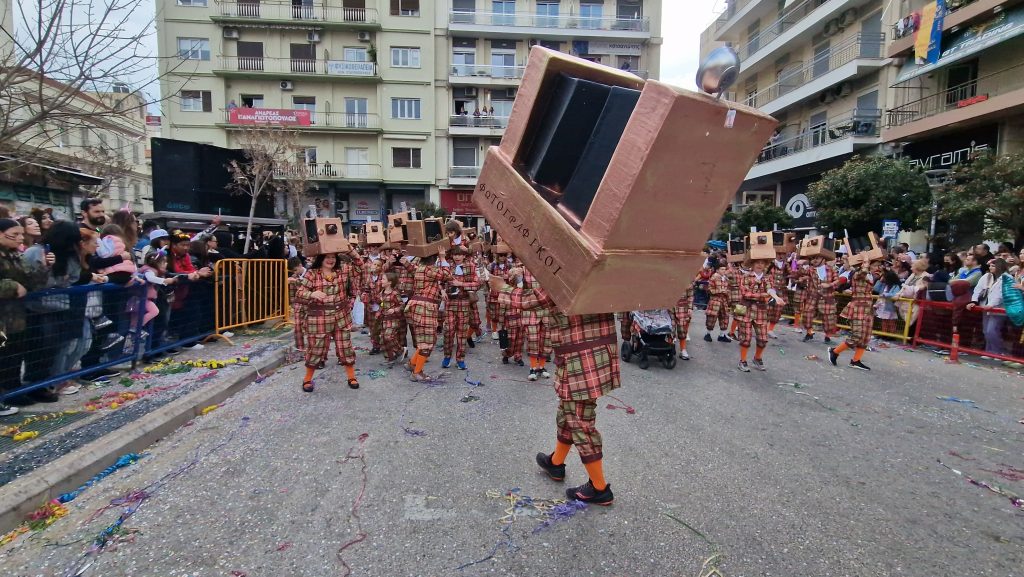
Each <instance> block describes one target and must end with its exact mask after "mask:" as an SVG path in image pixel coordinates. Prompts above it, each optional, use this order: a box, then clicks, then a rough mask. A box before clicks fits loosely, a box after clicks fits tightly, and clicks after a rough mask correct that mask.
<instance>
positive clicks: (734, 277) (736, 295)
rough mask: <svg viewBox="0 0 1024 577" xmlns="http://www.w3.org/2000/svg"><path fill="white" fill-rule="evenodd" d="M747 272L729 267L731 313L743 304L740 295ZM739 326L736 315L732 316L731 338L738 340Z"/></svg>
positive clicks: (727, 276)
mask: <svg viewBox="0 0 1024 577" xmlns="http://www.w3.org/2000/svg"><path fill="white" fill-rule="evenodd" d="M746 272H747V271H745V270H743V269H742V267H741V266H739V265H729V272H728V274H726V279H728V284H729V312H730V313H732V311H734V310H735V309H736V305H738V304H742V302H743V297H742V296H741V295H740V280H741V279H742V278H743V275H745V274H746ZM738 326H739V320H738V319H737V318H736V315H735V314H733V316H732V323H731V324H730V325H729V338H731V339H733V340H736V327H738Z"/></svg>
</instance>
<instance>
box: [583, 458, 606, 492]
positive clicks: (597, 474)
mask: <svg viewBox="0 0 1024 577" xmlns="http://www.w3.org/2000/svg"><path fill="white" fill-rule="evenodd" d="M583 466H584V467H586V468H587V474H588V475H590V482H591V483H592V484H593V485H594V488H595V489H597V490H598V491H604V490H605V488H607V487H608V482H607V481H605V480H604V467H603V466H602V465H601V460H600V459H598V460H596V461H594V462H592V463H586V464H584V465H583Z"/></svg>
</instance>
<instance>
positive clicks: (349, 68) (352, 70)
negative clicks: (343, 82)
mask: <svg viewBox="0 0 1024 577" xmlns="http://www.w3.org/2000/svg"><path fill="white" fill-rule="evenodd" d="M374 72H375V70H374V64H373V62H354V61H351V60H328V61H327V73H328V74H336V75H339V76H373V75H374Z"/></svg>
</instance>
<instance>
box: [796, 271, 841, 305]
mask: <svg viewBox="0 0 1024 577" xmlns="http://www.w3.org/2000/svg"><path fill="white" fill-rule="evenodd" d="M822 266H824V267H825V280H822V279H820V278H818V269H816V268H814V267H811V268H809V269H807V270H806V271H804V272H803V275H804V277H803V278H804V279H805V282H806V284H805V285H804V288H806V289H807V290H809V291H811V293H812V294H817V295H821V296H823V297H834V296H835V292H836V289H835V286H834V284H835V282H836V281H837V280H839V275H837V274H836V269H834V268H832V267H830V266H828V265H827V264H826V265H822Z"/></svg>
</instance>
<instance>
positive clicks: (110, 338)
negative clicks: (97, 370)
mask: <svg viewBox="0 0 1024 577" xmlns="http://www.w3.org/2000/svg"><path fill="white" fill-rule="evenodd" d="M123 342H124V335H118V334H110V335H107V336H106V337H104V339H103V344H102V345H100V350H101V351H109V350H110V349H112V348H114V347H116V346H117V345H119V344H121V343H123Z"/></svg>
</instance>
